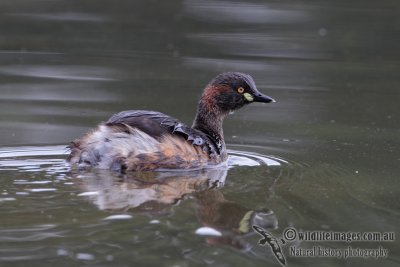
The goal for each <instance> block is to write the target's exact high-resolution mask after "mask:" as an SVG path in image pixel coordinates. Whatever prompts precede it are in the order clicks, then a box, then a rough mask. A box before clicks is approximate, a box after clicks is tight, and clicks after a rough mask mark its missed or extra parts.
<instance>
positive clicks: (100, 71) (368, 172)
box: [0, 0, 400, 266]
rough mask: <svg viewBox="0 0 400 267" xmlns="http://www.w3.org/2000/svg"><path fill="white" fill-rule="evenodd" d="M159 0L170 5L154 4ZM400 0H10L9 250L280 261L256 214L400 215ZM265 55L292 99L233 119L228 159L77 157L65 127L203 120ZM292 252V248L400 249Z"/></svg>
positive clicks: (65, 256) (376, 218) (263, 78)
mask: <svg viewBox="0 0 400 267" xmlns="http://www.w3.org/2000/svg"><path fill="white" fill-rule="evenodd" d="M155 7H157V8H155ZM399 8H400V6H399V4H398V3H397V2H396V1H390V0H384V1H379V2H376V1H351V2H348V1H314V2H313V3H299V2H295V1H286V2H276V1H256V0H255V1H242V2H239V1H211V0H201V1H191V0H185V1H146V2H143V3H142V2H137V1H134V2H132V1H124V0H122V1H118V2H112V3H111V2H109V1H85V2H82V1H63V0H58V1H51V2H46V1H43V2H38V3H31V2H30V1H13V2H2V3H0V32H1V36H2V38H1V40H0V77H1V81H2V82H1V83H0V92H1V94H0V121H1V125H2V126H1V127H0V137H1V138H0V177H1V179H2V187H1V188H0V189H1V192H0V214H1V218H2V219H1V220H0V240H1V242H0V265H1V266H3V265H4V266H26V265H27V264H30V265H34V266H55V265H60V266H61V265H62V266H83V265H95V266H132V265H138V266H204V265H212V266H279V263H278V261H277V260H276V259H275V257H274V256H273V255H272V253H271V251H270V250H269V249H268V247H261V246H259V245H257V242H258V240H259V239H260V236H258V235H257V234H255V233H254V232H253V231H252V230H251V228H250V227H249V226H250V225H251V224H257V225H259V226H262V227H264V228H265V229H267V230H268V231H270V233H272V234H273V235H275V236H276V237H280V236H281V235H282V232H283V230H284V229H285V228H287V227H289V226H290V227H295V228H296V229H303V230H311V231H312V230H325V231H330V230H331V231H341V232H348V231H355V232H366V231H374V232H395V233H396V234H397V233H398V230H399V225H400V212H399V211H400V205H399V201H398V196H399V195H400V190H399V182H398V176H399V173H400V168H399V166H400V153H399V149H398V148H399V147H400V142H399V140H400V139H399V136H400V129H399V125H400V120H399V116H400V113H399V104H398V103H399V102H400V95H399V93H398V92H397V91H398V90H397V89H398V87H399V85H400V77H399V73H400V67H399V66H400V65H399V59H400V54H399V50H398V43H399V41H400V39H399V38H400V37H399V36H400V35H399V34H398V29H399V28H400V20H399V16H398V12H397V11H398V9H399ZM223 71H242V72H247V73H250V74H251V75H252V76H253V77H254V79H255V81H256V83H257V86H258V88H259V90H260V91H262V92H265V93H266V94H268V95H270V96H272V97H273V98H275V99H277V101H278V102H277V103H274V104H267V105H263V104H253V105H250V106H247V107H245V108H243V109H242V110H240V111H238V112H236V113H235V114H234V115H232V116H229V117H228V118H227V119H226V121H225V125H224V132H225V138H226V142H227V145H228V148H229V161H228V164H227V166H226V167H225V168H218V169H211V170H200V171H189V172H161V173H158V172H155V173H152V172H151V173H144V174H128V175H118V174H115V173H112V172H108V171H96V170H93V171H89V172H77V171H76V170H73V169H71V168H70V166H68V164H67V163H66V162H65V158H66V155H67V153H68V150H67V149H66V148H65V147H66V145H67V144H68V143H69V142H70V141H71V140H73V139H74V138H76V137H79V136H80V135H82V134H83V133H84V132H86V131H87V130H88V129H90V128H91V127H93V126H94V125H96V124H97V123H98V122H100V121H104V120H106V119H107V118H108V117H109V116H111V115H112V114H113V113H115V112H118V111H121V110H126V109H151V110H157V111H161V112H164V113H167V114H170V115H172V116H174V117H177V118H180V119H181V120H182V121H184V122H186V123H188V124H190V123H191V120H192V119H193V116H194V113H195V109H196V104H197V101H198V97H199V95H200V94H201V90H202V88H203V87H204V85H205V84H206V83H207V82H208V81H209V80H210V79H211V78H212V77H214V76H215V75H216V74H218V73H219V72H223ZM398 244H399V243H398V241H395V242H353V243H345V242H318V243H313V242H303V243H300V244H297V245H299V246H300V247H303V248H308V247H312V246H314V245H320V246H324V247H330V248H339V249H344V248H346V247H347V246H349V245H350V246H352V247H354V248H357V247H361V248H378V246H382V247H384V248H385V249H388V250H389V256H388V257H387V258H386V259H378V260H374V259H371V258H366V259H364V258H357V257H355V258H350V259H346V260H344V259H338V258H335V257H319V258H318V257H317V258H312V257H291V256H290V255H289V251H288V245H286V246H283V249H284V253H285V255H286V259H287V262H288V266H323V265H327V266H328V265H329V266H342V265H345V264H346V265H351V266H376V265H377V264H379V265H381V266H397V265H398V264H399V263H400V255H399V245H398Z"/></svg>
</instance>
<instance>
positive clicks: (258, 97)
mask: <svg viewBox="0 0 400 267" xmlns="http://www.w3.org/2000/svg"><path fill="white" fill-rule="evenodd" d="M253 97H254V102H262V103H270V102H276V101H275V99H273V98H272V97H269V96H267V95H264V94H262V93H260V92H256V93H255V94H254V95H253Z"/></svg>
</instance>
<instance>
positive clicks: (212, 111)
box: [68, 72, 275, 171]
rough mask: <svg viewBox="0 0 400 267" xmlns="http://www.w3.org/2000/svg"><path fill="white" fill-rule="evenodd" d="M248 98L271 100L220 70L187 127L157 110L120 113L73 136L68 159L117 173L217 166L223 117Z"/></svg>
mask: <svg viewBox="0 0 400 267" xmlns="http://www.w3.org/2000/svg"><path fill="white" fill-rule="evenodd" d="M252 102H264V103H269V102H275V100H273V99H272V98H271V97H269V96H266V95H263V94H261V93H260V92H259V91H258V90H257V88H256V85H255V83H254V80H253V78H252V77H251V76H250V75H248V74H244V73H239V72H225V73H222V74H219V75H218V76H217V77H215V78H214V79H213V80H212V81H211V82H210V83H209V84H208V85H207V86H206V87H205V89H204V91H203V94H202V96H201V98H200V101H199V104H198V108H197V114H196V117H195V119H194V122H193V125H192V127H189V126H187V125H185V124H184V123H182V122H180V121H179V120H177V119H175V118H173V117H170V116H168V115H165V114H163V113H160V112H156V111H146V110H129V111H122V112H120V113H117V114H115V115H113V116H112V117H111V118H110V119H108V121H107V122H105V123H102V124H100V125H99V126H98V127H97V128H95V129H93V130H91V131H90V132H88V133H87V134H85V135H84V136H83V137H82V138H80V139H76V140H74V141H73V142H72V143H71V144H70V146H69V148H70V149H71V153H70V155H69V157H68V161H69V162H71V163H73V164H78V166H79V167H80V168H85V167H88V166H96V167H99V168H111V169H113V170H116V171H140V170H155V169H188V168H201V167H206V166H209V165H215V164H219V163H221V162H223V161H225V160H226V159H227V152H226V147H225V142H224V136H223V131H222V122H223V119H224V118H225V116H226V115H228V114H229V113H230V112H233V111H234V110H237V109H239V108H241V107H243V106H244V105H246V104H250V103H252Z"/></svg>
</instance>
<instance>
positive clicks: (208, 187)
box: [77, 168, 277, 250]
mask: <svg viewBox="0 0 400 267" xmlns="http://www.w3.org/2000/svg"><path fill="white" fill-rule="evenodd" d="M227 172H228V170H227V168H214V169H202V170H196V171H166V172H135V173H127V174H121V175H117V174H114V173H111V172H109V171H101V170H100V171H96V172H87V173H81V174H79V175H78V176H77V177H78V178H81V179H79V180H78V181H79V185H80V187H81V190H82V191H84V192H85V193H83V194H87V195H89V196H90V199H91V201H92V202H93V203H94V204H95V205H97V207H98V208H99V209H101V210H110V211H121V210H125V211H127V210H129V212H146V213H150V214H153V215H155V214H163V213H167V212H168V210H169V209H168V208H169V207H170V206H171V205H173V204H176V203H178V202H179V201H180V200H182V199H184V198H185V197H186V196H191V198H192V199H193V198H194V199H195V200H196V201H197V203H198V208H197V214H198V217H199V221H200V222H201V224H202V225H203V226H207V227H211V228H213V229H215V230H217V231H219V232H220V233H222V235H221V236H208V237H206V241H207V243H208V244H210V245H228V246H231V247H234V248H237V249H240V250H247V249H249V248H250V247H252V246H253V245H254V244H252V245H249V243H248V242H246V241H245V239H244V237H246V236H247V235H252V234H254V232H253V230H252V226H253V225H257V226H260V227H263V228H264V229H275V228H276V227H277V218H276V216H275V214H274V213H273V211H271V210H267V209H265V210H260V211H256V210H253V209H251V208H248V207H244V206H243V205H241V204H239V203H236V202H235V201H232V200H227V199H225V196H224V195H223V193H222V192H221V190H220V188H221V187H223V186H224V183H225V179H226V176H227Z"/></svg>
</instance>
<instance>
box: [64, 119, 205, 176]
mask: <svg viewBox="0 0 400 267" xmlns="http://www.w3.org/2000/svg"><path fill="white" fill-rule="evenodd" d="M70 149H71V154H70V156H69V157H68V160H69V161H70V162H71V163H77V164H78V166H79V168H85V167H89V166H96V167H99V168H103V169H108V168H111V169H114V170H118V171H119V170H135V171H137V170H154V169H162V168H168V169H173V168H180V169H181V168H184V169H185V168H198V167H202V166H205V165H206V164H207V162H208V160H209V156H208V154H207V153H205V152H204V151H203V149H202V148H201V147H198V146H193V145H192V144H190V143H189V142H187V141H186V140H185V139H184V138H183V137H181V136H177V135H171V134H165V135H163V136H162V137H160V138H159V139H156V138H154V137H152V136H150V135H148V134H147V133H145V132H143V131H141V130H139V129H138V128H134V127H131V126H129V125H126V124H115V125H105V124H102V125H100V126H99V127H97V128H96V129H94V130H92V131H90V132H89V133H87V134H86V135H85V136H83V137H82V138H81V139H77V140H75V141H73V142H72V143H71V145H70Z"/></svg>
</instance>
